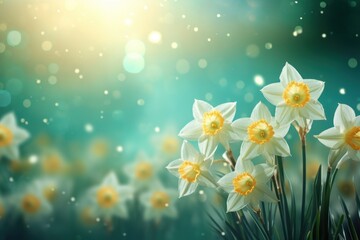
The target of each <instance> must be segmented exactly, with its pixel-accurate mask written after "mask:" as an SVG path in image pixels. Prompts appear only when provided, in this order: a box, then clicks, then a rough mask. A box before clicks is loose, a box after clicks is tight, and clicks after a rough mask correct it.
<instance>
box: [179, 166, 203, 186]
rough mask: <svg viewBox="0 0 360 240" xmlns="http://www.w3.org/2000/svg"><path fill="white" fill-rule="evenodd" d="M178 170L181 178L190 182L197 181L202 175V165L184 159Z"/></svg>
mask: <svg viewBox="0 0 360 240" xmlns="http://www.w3.org/2000/svg"><path fill="white" fill-rule="evenodd" d="M178 172H179V174H180V178H182V179H184V180H186V181H188V182H195V181H196V179H197V178H198V176H199V175H200V165H199V164H197V163H193V162H190V161H184V162H183V163H182V164H181V165H180V167H179V169H178Z"/></svg>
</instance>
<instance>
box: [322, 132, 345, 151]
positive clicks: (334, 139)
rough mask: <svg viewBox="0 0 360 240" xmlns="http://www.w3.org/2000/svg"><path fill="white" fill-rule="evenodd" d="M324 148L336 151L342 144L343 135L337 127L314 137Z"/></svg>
mask: <svg viewBox="0 0 360 240" xmlns="http://www.w3.org/2000/svg"><path fill="white" fill-rule="evenodd" d="M315 137H316V138H317V139H319V141H320V142H321V143H322V144H324V145H325V146H327V147H329V148H332V149H337V148H339V147H341V145H343V144H344V134H342V133H340V130H339V128H338V127H333V128H329V129H326V130H325V131H323V132H321V133H320V134H319V135H317V136H315Z"/></svg>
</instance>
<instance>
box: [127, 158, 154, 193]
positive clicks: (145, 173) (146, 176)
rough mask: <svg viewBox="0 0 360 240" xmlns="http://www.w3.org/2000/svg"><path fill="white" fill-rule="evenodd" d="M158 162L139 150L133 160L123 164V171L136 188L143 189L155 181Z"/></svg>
mask: <svg viewBox="0 0 360 240" xmlns="http://www.w3.org/2000/svg"><path fill="white" fill-rule="evenodd" d="M158 164H159V163H156V162H155V161H153V159H151V158H149V157H148V156H147V155H146V154H145V153H143V152H140V153H139V155H138V156H137V158H136V160H135V161H134V162H131V163H129V164H127V165H125V166H124V173H125V174H126V175H127V176H128V177H129V178H130V183H131V185H132V186H134V187H135V189H136V190H143V189H144V188H148V187H149V186H151V184H152V183H153V182H154V181H156V175H157V171H158Z"/></svg>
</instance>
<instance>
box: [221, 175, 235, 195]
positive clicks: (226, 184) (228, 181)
mask: <svg viewBox="0 0 360 240" xmlns="http://www.w3.org/2000/svg"><path fill="white" fill-rule="evenodd" d="M236 175H237V173H236V172H230V173H228V174H226V175H224V176H223V177H222V178H220V179H219V181H218V182H217V183H218V184H219V185H220V186H221V188H222V189H224V190H225V191H226V192H228V193H230V192H231V191H232V190H234V186H233V179H234V178H235V177H236Z"/></svg>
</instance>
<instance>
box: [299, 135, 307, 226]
mask: <svg viewBox="0 0 360 240" xmlns="http://www.w3.org/2000/svg"><path fill="white" fill-rule="evenodd" d="M300 130H301V129H300ZM299 134H300V139H301V152H302V165H303V183H302V184H303V186H302V187H303V188H302V200H301V228H300V231H301V232H305V229H304V217H305V199H306V137H305V136H306V131H305V130H301V131H300V132H299Z"/></svg>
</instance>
